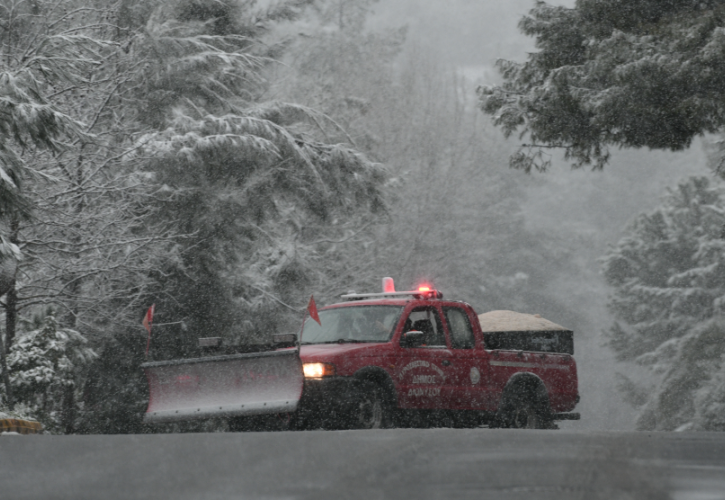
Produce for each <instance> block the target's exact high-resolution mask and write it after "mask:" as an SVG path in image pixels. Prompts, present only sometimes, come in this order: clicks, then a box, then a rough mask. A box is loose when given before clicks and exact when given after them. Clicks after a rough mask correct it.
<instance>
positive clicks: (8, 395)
mask: <svg viewBox="0 0 725 500" xmlns="http://www.w3.org/2000/svg"><path fill="white" fill-rule="evenodd" d="M0 370H2V371H3V383H4V384H5V400H6V401H5V402H6V403H7V405H8V408H9V409H10V410H12V409H13V408H15V401H14V399H13V388H12V386H11V385H10V374H9V373H8V363H7V361H6V359H5V345H4V343H3V338H2V335H0Z"/></svg>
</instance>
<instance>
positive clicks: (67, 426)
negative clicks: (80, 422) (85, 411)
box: [61, 385, 76, 434]
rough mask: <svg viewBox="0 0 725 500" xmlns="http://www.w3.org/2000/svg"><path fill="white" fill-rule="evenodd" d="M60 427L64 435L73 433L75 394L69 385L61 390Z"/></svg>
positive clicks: (73, 388) (72, 387) (73, 387)
mask: <svg viewBox="0 0 725 500" xmlns="http://www.w3.org/2000/svg"><path fill="white" fill-rule="evenodd" d="M61 418H62V421H61V425H62V426H63V432H64V433H65V434H73V432H75V419H76V394H75V386H73V385H69V386H67V387H65V388H64V389H63V416H62V417H61Z"/></svg>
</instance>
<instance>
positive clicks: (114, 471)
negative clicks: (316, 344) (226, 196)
mask: <svg viewBox="0 0 725 500" xmlns="http://www.w3.org/2000/svg"><path fill="white" fill-rule="evenodd" d="M127 498H130V499H154V500H157V499H174V500H176V499H210V500H211V499H214V500H216V499H265V500H266V499H305V500H306V499H310V500H335V499H348V498H349V499H366V500H375V499H388V498H390V499H405V500H414V499H415V500H418V499H451V500H455V499H468V498H471V499H473V498H475V499H477V500H480V499H506V500H509V499H511V500H513V499H557V500H562V499H587V500H588V499H607V500H612V499H640V498H641V499H648V500H649V499H652V500H655V499H657V500H659V499H673V500H685V499H692V500H719V499H723V500H725V433H722V434H719V433H614V432H609V433H604V432H600V433H591V432H587V433H584V432H572V431H521V430H501V429H496V430H490V429H471V430H458V429H403V430H382V431H338V432H330V431H328V432H325V431H314V432H276V433H239V434H235V433H215V434H163V435H129V436H123V435H119V436H42V435H40V436H8V435H3V436H0V499H2V500H21V499H49V500H50V499H73V500H81V499H103V500H113V499H127Z"/></svg>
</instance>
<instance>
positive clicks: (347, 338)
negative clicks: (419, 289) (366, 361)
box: [300, 306, 403, 344]
mask: <svg viewBox="0 0 725 500" xmlns="http://www.w3.org/2000/svg"><path fill="white" fill-rule="evenodd" d="M402 312H403V307H402V306H352V307H337V308H335V309H328V310H326V311H320V323H322V326H320V325H318V324H317V322H316V321H315V320H314V319H312V318H307V321H305V328H304V330H303V331H302V338H301V339H300V340H301V341H302V343H303V344H326V343H327V344H331V343H341V344H342V343H345V342H387V341H389V340H390V338H391V337H392V336H393V329H394V328H395V325H396V324H397V322H398V318H400V314H401V313H402Z"/></svg>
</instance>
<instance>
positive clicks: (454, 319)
mask: <svg viewBox="0 0 725 500" xmlns="http://www.w3.org/2000/svg"><path fill="white" fill-rule="evenodd" d="M443 312H444V313H445V315H446V321H447V322H448V330H449V331H450V332H451V344H453V348H454V349H473V346H474V345H475V340H474V338H473V329H472V328H471V322H470V321H468V315H467V314H466V311H465V310H463V309H460V308H458V307H444V308H443Z"/></svg>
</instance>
